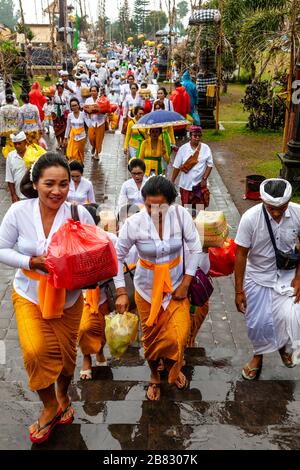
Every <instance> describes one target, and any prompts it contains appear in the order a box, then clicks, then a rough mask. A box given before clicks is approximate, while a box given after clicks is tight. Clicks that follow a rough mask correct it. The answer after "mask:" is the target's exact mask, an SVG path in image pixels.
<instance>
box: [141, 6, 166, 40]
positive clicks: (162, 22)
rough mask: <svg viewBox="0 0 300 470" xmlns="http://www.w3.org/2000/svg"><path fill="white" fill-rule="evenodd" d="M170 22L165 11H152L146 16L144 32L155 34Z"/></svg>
mask: <svg viewBox="0 0 300 470" xmlns="http://www.w3.org/2000/svg"><path fill="white" fill-rule="evenodd" d="M167 24H168V17H167V15H166V14H165V12H163V11H155V10H153V11H150V12H149V14H148V15H147V17H146V21H145V28H144V33H145V34H150V35H152V36H154V35H155V33H156V31H159V30H160V29H163V28H164V27H165V26H166V25H167Z"/></svg>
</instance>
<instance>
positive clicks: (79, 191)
mask: <svg viewBox="0 0 300 470" xmlns="http://www.w3.org/2000/svg"><path fill="white" fill-rule="evenodd" d="M68 201H69V202H76V203H77V204H85V203H86V202H87V201H88V202H91V203H95V202H96V201H95V194H94V188H93V185H92V183H91V181H89V180H88V179H86V178H84V177H83V176H82V177H81V180H80V183H79V185H78V186H77V188H75V184H74V181H73V180H72V179H71V181H70V189H69V194H68Z"/></svg>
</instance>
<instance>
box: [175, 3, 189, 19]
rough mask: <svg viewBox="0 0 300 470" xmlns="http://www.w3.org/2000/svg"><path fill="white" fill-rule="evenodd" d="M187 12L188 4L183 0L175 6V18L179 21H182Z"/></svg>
mask: <svg viewBox="0 0 300 470" xmlns="http://www.w3.org/2000/svg"><path fill="white" fill-rule="evenodd" d="M188 12H189V6H188V3H187V2H186V1H185V0H181V2H179V3H178V4H177V16H178V18H179V19H181V20H183V19H184V18H185V17H186V15H187V14H188Z"/></svg>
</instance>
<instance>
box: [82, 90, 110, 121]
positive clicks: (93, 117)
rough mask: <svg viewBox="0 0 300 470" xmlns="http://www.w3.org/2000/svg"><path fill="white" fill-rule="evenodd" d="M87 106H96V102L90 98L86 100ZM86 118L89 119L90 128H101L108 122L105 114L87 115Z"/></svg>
mask: <svg viewBox="0 0 300 470" xmlns="http://www.w3.org/2000/svg"><path fill="white" fill-rule="evenodd" d="M85 104H96V101H94V98H93V97H92V96H91V97H90V98H87V99H86V102H85ZM86 117H87V118H88V120H89V121H88V127H100V126H103V124H104V123H105V121H106V115H105V114H87V113H86Z"/></svg>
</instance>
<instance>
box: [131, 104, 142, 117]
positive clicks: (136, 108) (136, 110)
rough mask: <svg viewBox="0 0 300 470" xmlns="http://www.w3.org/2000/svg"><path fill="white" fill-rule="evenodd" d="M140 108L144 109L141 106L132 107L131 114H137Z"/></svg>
mask: <svg viewBox="0 0 300 470" xmlns="http://www.w3.org/2000/svg"><path fill="white" fill-rule="evenodd" d="M141 109H142V110H143V111H144V108H143V106H136V107H135V108H134V111H133V114H134V115H135V116H137V113H138V112H139V111H140V110H141Z"/></svg>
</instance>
